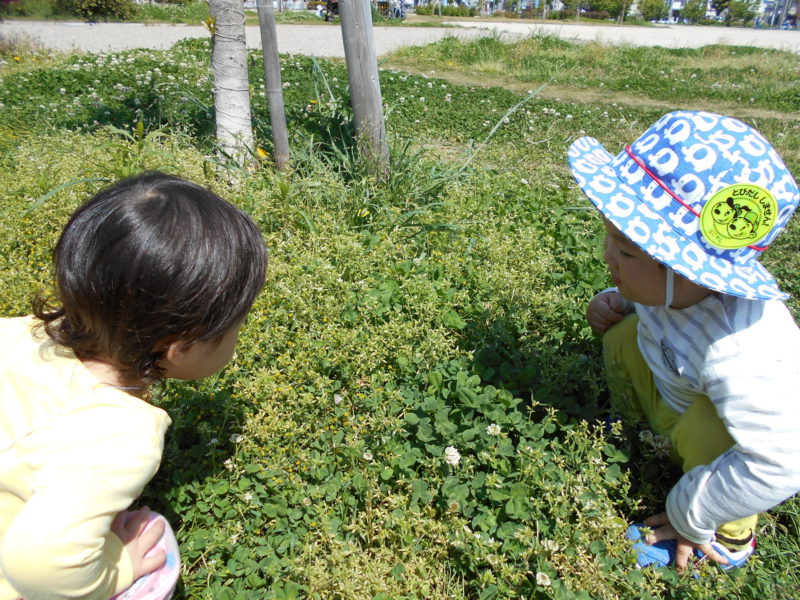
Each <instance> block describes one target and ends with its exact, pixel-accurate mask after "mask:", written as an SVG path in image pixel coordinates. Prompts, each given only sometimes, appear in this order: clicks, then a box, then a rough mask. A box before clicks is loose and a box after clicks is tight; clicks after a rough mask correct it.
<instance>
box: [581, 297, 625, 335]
mask: <svg viewBox="0 0 800 600" xmlns="http://www.w3.org/2000/svg"><path fill="white" fill-rule="evenodd" d="M625 304H626V303H625V300H624V299H623V297H622V296H621V295H620V293H619V292H601V293H599V294H597V295H596V296H595V297H594V298H592V300H591V302H589V306H587V307H586V320H587V321H588V322H589V326H590V327H591V328H592V329H594V330H595V331H596V332H597V333H605V332H606V330H607V329H608V328H609V327H611V326H612V325H613V324H614V323H618V322H619V321H621V320H622V311H623V310H624V309H625Z"/></svg>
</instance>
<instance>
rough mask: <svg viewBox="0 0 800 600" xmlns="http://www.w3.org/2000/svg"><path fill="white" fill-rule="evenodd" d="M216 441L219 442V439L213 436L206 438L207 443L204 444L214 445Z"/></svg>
mask: <svg viewBox="0 0 800 600" xmlns="http://www.w3.org/2000/svg"><path fill="white" fill-rule="evenodd" d="M218 443H219V440H218V439H217V438H215V437H213V438H211V439H210V440H208V444H206V445H207V446H216V445H217V444H218Z"/></svg>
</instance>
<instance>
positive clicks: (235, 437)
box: [228, 433, 244, 444]
mask: <svg viewBox="0 0 800 600" xmlns="http://www.w3.org/2000/svg"><path fill="white" fill-rule="evenodd" d="M228 439H230V441H231V442H233V443H234V444H238V443H239V442H241V441H242V440H243V439H244V436H243V435H242V434H241V433H234V434H231V437H230V438H228Z"/></svg>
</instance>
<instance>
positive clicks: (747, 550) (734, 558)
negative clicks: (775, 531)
mask: <svg viewBox="0 0 800 600" xmlns="http://www.w3.org/2000/svg"><path fill="white" fill-rule="evenodd" d="M640 527H644V525H642V524H641V523H639V524H636V525H631V526H630V527H628V529H627V531H625V537H626V538H628V539H629V540H631V541H633V542H635V543H634V544H633V549H634V550H635V551H636V568H638V569H641V568H642V567H649V566H653V567H668V566H670V565H672V564H673V562H674V561H675V551H676V549H677V547H678V544H677V542H676V541H675V540H661V541H660V542H656V543H655V544H652V545H650V544H648V543H647V542H645V541H644V540H643V539H642V532H641V531H640V529H639V528H640ZM711 547H712V548H714V550H716V551H717V552H718V553H719V554H721V555H722V556H724V557H725V558H727V559H728V564H727V565H723V564H721V563H720V564H719V566H720V568H722V569H724V570H726V571H727V570H728V569H735V568H737V567H741V566H742V565H744V564H745V563H746V562H747V560H748V559H749V558H750V557H751V556H752V555H753V552H755V549H756V540H755V536H754V537H753V538H752V539H751V540H750V542H748V543H747V545H746V546H745V547H744V548H743V549H742V550H730V549H728V548H726V547H725V546H723V545H722V544H721V543H719V542H711ZM694 555H695V556H696V557H697V558H698V559H703V558H705V554H703V553H702V552H701V551H700V550H698V549H695V551H694Z"/></svg>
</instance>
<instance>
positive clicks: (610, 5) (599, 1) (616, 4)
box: [589, 0, 630, 19]
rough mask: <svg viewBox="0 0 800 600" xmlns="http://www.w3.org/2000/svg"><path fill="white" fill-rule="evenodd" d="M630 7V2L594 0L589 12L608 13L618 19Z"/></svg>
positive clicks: (623, 0)
mask: <svg viewBox="0 0 800 600" xmlns="http://www.w3.org/2000/svg"><path fill="white" fill-rule="evenodd" d="M627 6H630V2H629V1H628V0H592V1H591V2H589V10H590V11H592V12H607V13H608V14H609V15H610V16H612V17H613V18H615V19H616V18H618V17H619V16H620V15H621V14H622V11H623V10H624V9H625V7H627Z"/></svg>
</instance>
